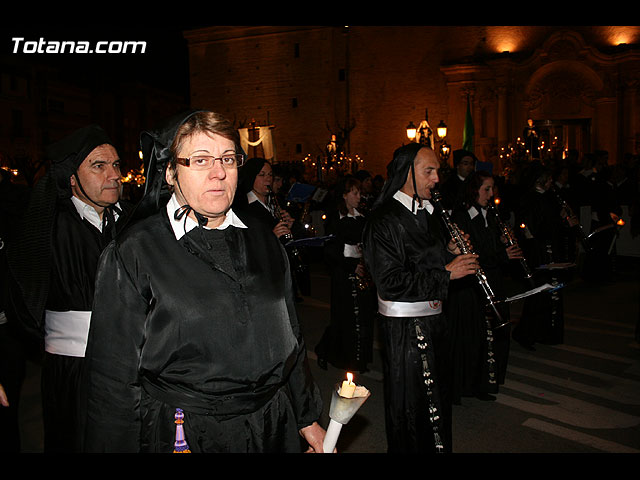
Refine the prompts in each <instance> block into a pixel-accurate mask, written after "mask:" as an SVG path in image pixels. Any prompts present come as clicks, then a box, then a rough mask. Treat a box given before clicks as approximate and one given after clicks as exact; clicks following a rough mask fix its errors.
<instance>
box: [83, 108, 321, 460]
mask: <svg viewBox="0 0 640 480" xmlns="http://www.w3.org/2000/svg"><path fill="white" fill-rule="evenodd" d="M142 143H143V151H144V153H145V156H144V158H148V159H150V163H151V165H150V166H149V168H147V171H148V172H149V173H150V177H148V179H147V191H146V193H145V197H146V199H145V198H143V205H147V204H149V205H157V206H158V207H159V208H158V209H157V212H156V213H153V214H151V215H150V216H148V217H146V218H143V219H139V220H138V221H137V223H135V224H133V225H131V226H130V227H129V228H128V229H126V230H125V231H124V232H123V233H122V235H121V236H120V237H117V238H116V239H115V241H113V242H112V243H110V244H109V246H108V247H107V249H106V250H105V253H104V255H103V256H102V259H101V263H100V267H99V271H98V275H97V280H96V283H97V285H98V286H99V288H100V292H101V295H100V296H99V297H98V298H97V300H96V302H95V304H94V310H93V315H92V323H91V329H90V332H89V340H88V345H87V355H86V357H87V364H86V371H85V377H84V382H83V384H84V390H83V393H84V395H83V403H82V405H83V412H82V413H83V415H82V418H83V419H84V429H83V434H84V438H83V446H84V450H85V451H88V452H167V453H170V452H172V451H177V452H182V451H185V450H190V451H192V452H228V453H231V452H242V453H250V452H298V451H300V450H301V443H300V441H301V439H304V440H306V442H307V443H308V444H309V451H315V452H322V441H323V438H324V430H323V429H322V428H321V427H320V426H319V425H318V423H317V420H318V419H319V417H320V413H321V411H322V402H321V399H320V395H319V390H318V388H317V386H316V385H315V383H314V381H313V379H312V377H311V374H310V371H309V367H308V363H307V358H306V348H305V344H304V340H303V338H302V334H301V331H300V326H299V323H298V319H297V316H296V311H295V305H294V300H293V293H292V291H291V282H290V277H289V266H288V262H287V257H286V254H285V252H284V249H283V247H282V245H281V244H280V242H279V241H278V240H277V238H276V237H275V236H274V235H273V234H272V233H271V230H270V229H268V228H267V227H265V226H264V225H263V224H262V223H261V222H260V221H258V220H256V219H255V218H253V217H251V216H248V215H247V216H242V217H241V216H240V215H239V214H238V215H237V214H236V213H235V212H234V211H233V210H232V209H231V202H232V200H233V197H234V194H235V191H236V184H237V176H238V167H241V164H242V162H243V160H244V154H243V153H242V152H241V149H240V147H239V139H238V138H237V131H236V130H235V129H234V128H233V126H232V125H231V123H230V122H228V121H226V120H224V119H222V118H221V117H220V116H218V115H217V114H214V113H212V112H192V113H189V114H188V115H187V116H186V117H185V116H183V117H180V118H179V119H178V120H173V121H172V122H171V123H170V124H169V126H168V127H167V128H166V129H162V130H159V131H158V132H154V133H152V134H147V133H143V136H142ZM165 182H166V183H165ZM165 184H166V185H168V186H169V187H170V189H171V190H173V193H172V195H171V197H170V198H169V200H168V202H167V203H166V205H164V206H162V205H160V204H159V197H158V196H157V195H158V194H159V192H160V191H161V190H162V188H163V187H164V186H165ZM147 199H148V201H147ZM115 345H117V348H114V346H115Z"/></svg>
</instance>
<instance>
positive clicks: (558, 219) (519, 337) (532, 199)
mask: <svg viewBox="0 0 640 480" xmlns="http://www.w3.org/2000/svg"><path fill="white" fill-rule="evenodd" d="M525 179H528V180H525V183H524V184H523V186H525V187H526V186H527V185H529V186H528V188H527V189H526V191H525V193H524V194H523V196H522V198H521V199H520V205H519V209H518V211H517V213H516V224H517V225H522V226H523V228H519V229H518V230H517V232H518V233H519V235H520V241H519V243H520V246H521V247H522V251H523V253H524V256H525V258H526V259H527V262H528V263H529V265H530V267H531V270H532V271H533V281H534V284H535V286H542V285H544V284H546V283H549V284H554V283H557V277H558V275H560V274H562V272H563V271H562V270H560V269H558V270H555V269H549V268H548V266H549V265H552V264H554V263H560V262H564V259H565V257H564V253H563V248H562V245H563V240H562V236H561V234H562V221H563V218H562V216H561V208H560V205H559V203H558V201H557V199H556V198H555V194H554V193H553V191H552V190H551V186H552V181H553V179H552V176H551V172H550V171H549V170H547V169H545V168H543V167H542V165H540V164H539V163H533V164H531V165H530V167H529V171H528V172H527V175H526V176H525ZM528 182H530V183H528ZM562 305H563V303H562V291H561V290H560V291H557V290H553V291H549V292H540V293H537V294H535V295H533V296H529V297H527V298H525V299H524V303H523V308H522V316H521V317H520V320H519V321H518V322H517V324H516V326H515V327H514V329H513V332H512V338H513V339H514V340H515V341H516V342H518V343H519V344H520V345H522V346H523V347H524V348H525V349H527V350H535V347H534V346H533V345H534V344H535V343H538V342H540V343H562V332H563V331H564V321H563V318H564V317H563V311H562V310H563V307H562Z"/></svg>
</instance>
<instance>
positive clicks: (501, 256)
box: [446, 207, 510, 403]
mask: <svg viewBox="0 0 640 480" xmlns="http://www.w3.org/2000/svg"><path fill="white" fill-rule="evenodd" d="M476 212H477V214H476V215H475V216H474V217H473V218H471V213H470V212H469V210H468V209H467V208H464V207H463V208H459V209H458V210H456V211H454V212H453V213H452V216H451V219H452V221H453V222H454V223H455V224H456V225H458V227H459V228H460V229H461V230H462V231H464V232H465V233H466V234H468V235H469V239H470V242H471V244H472V245H473V250H474V251H475V253H477V254H478V262H479V263H480V266H481V267H482V269H483V270H484V272H485V274H486V277H487V280H488V283H489V285H490V286H491V289H492V291H493V292H494V294H495V295H496V297H497V298H498V299H500V298H504V297H505V296H506V295H505V288H504V285H503V283H504V280H503V268H504V267H506V266H507V265H508V262H509V259H508V256H507V253H506V246H505V245H504V244H503V243H502V242H501V241H500V237H499V230H498V227H497V225H496V222H495V219H494V218H493V217H492V216H490V215H489V216H487V224H486V225H485V220H484V216H483V214H482V212H481V211H480V207H477V209H476ZM498 308H499V311H500V315H501V317H502V320H503V321H508V319H509V308H508V305H504V304H498ZM446 312H447V318H448V319H449V324H450V328H451V362H452V363H451V367H452V374H453V377H452V399H453V402H454V403H459V402H460V400H461V397H463V396H476V395H482V394H487V393H496V392H497V391H498V385H499V384H501V383H504V378H505V374H506V364H507V358H508V352H509V336H510V331H509V329H510V327H509V326H505V327H502V328H501V329H496V330H495V331H494V330H493V329H492V326H495V319H493V321H492V319H491V318H490V315H491V314H492V313H493V312H492V310H490V309H489V308H488V307H487V298H486V294H485V293H484V290H483V289H482V287H481V286H480V284H479V282H478V279H477V278H476V277H475V275H473V276H467V277H465V278H462V279H459V280H458V281H456V282H452V283H451V288H450V290H449V298H448V300H447V302H446Z"/></svg>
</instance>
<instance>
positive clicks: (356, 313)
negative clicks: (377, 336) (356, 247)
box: [349, 273, 362, 364]
mask: <svg viewBox="0 0 640 480" xmlns="http://www.w3.org/2000/svg"><path fill="white" fill-rule="evenodd" d="M357 278H358V275H356V274H355V273H351V274H349V280H351V298H352V299H353V319H354V327H355V332H356V344H355V346H354V350H355V357H356V358H355V360H356V362H357V363H358V364H360V357H361V352H362V341H361V338H360V337H361V335H362V326H361V318H360V302H359V299H358V294H359V293H360V291H361V290H360V288H359V286H358V284H359V282H358V280H357Z"/></svg>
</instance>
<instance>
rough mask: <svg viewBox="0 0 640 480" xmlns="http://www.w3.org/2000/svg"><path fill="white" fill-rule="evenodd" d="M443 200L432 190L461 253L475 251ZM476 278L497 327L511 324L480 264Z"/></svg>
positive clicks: (437, 206)
mask: <svg viewBox="0 0 640 480" xmlns="http://www.w3.org/2000/svg"><path fill="white" fill-rule="evenodd" d="M441 200H442V196H441V194H440V192H438V191H436V190H431V200H430V201H431V203H432V204H433V206H434V207H435V208H436V209H437V210H438V212H439V213H440V216H441V217H442V220H443V222H444V224H445V226H446V227H447V230H448V231H449V235H451V238H452V239H453V241H454V242H455V243H456V245H457V246H458V248H459V249H460V253H461V254H467V253H472V254H473V253H475V252H474V251H473V249H472V248H471V245H469V242H467V241H466V240H465V238H464V237H463V236H462V232H461V231H460V229H459V228H458V226H457V225H456V224H455V223H453V221H452V220H451V217H450V216H449V213H448V212H447V210H446V209H445V208H444V207H443V206H442V203H441ZM476 278H477V279H478V283H480V286H481V287H482V290H483V291H484V294H485V296H486V298H487V302H488V303H489V305H490V306H491V308H492V309H493V311H494V313H495V314H496V318H497V319H498V325H497V326H496V327H495V328H500V327H504V326H506V325H509V322H505V321H504V320H503V319H502V315H500V312H498V308H497V306H496V303H497V300H496V296H495V294H494V293H493V289H492V288H491V285H489V280H488V279H487V276H486V274H485V273H484V270H483V269H482V267H481V266H479V265H478V269H477V270H476Z"/></svg>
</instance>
